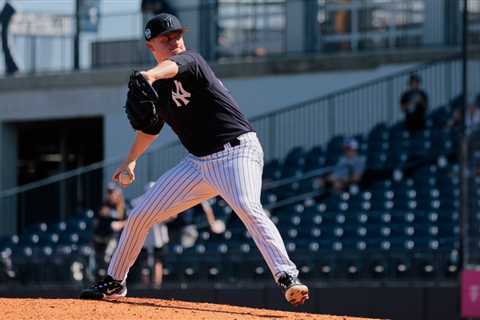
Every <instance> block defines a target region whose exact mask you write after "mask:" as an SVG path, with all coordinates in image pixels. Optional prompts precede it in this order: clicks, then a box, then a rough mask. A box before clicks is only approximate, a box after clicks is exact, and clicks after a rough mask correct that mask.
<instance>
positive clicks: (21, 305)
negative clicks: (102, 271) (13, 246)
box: [0, 298, 366, 320]
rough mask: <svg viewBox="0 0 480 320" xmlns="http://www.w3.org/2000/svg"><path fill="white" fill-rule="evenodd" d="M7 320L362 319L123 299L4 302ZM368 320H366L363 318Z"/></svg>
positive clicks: (155, 300) (0, 301) (2, 311)
mask: <svg viewBox="0 0 480 320" xmlns="http://www.w3.org/2000/svg"><path fill="white" fill-rule="evenodd" d="M0 310H1V314H2V316H1V318H2V319H3V320H13V319H15V320H20V319H31V320H43V319H69V320H75V319H82V320H84V319H95V320H98V319H103V320H110V319H112V320H120V319H135V320H145V319H152V320H163V319H165V320H175V319H181V320H190V319H192V320H202V319H205V320H215V319H218V320H220V319H221V320H234V319H235V320H244V319H256V320H259V319H269V320H270V319H291V320H293V319H295V320H301V319H306V320H350V319H352V320H354V319H357V320H359V319H360V318H351V317H334V316H326V315H317V314H312V313H300V312H285V311H276V310H267V309H254V308H244V307H235V306H229V305H218V304H210V303H193V302H183V301H174V300H160V299H145V298H121V299H117V300H103V301H92V300H76V299H8V298H1V299H0ZM362 319H366V318H362Z"/></svg>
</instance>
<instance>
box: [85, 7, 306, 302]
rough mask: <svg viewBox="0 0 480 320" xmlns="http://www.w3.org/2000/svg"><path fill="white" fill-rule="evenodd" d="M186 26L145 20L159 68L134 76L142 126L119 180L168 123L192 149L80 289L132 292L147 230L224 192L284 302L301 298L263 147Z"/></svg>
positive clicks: (131, 102)
mask: <svg viewBox="0 0 480 320" xmlns="http://www.w3.org/2000/svg"><path fill="white" fill-rule="evenodd" d="M184 32H185V29H184V28H183V27H182V25H181V23H180V21H179V20H178V19H177V18H176V17H175V16H173V15H170V14H165V13H162V14H159V15H157V16H155V17H153V18H152V19H151V20H150V21H148V22H147V24H146V27H145V39H146V42H147V46H148V48H149V49H150V51H151V53H152V55H153V56H154V57H155V59H156V61H157V63H158V64H157V66H156V67H154V68H152V69H150V70H147V71H144V72H134V73H133V74H132V76H131V77H130V81H129V85H128V87H129V91H128V94H127V101H126V106H125V111H126V113H127V116H128V119H129V121H130V124H131V125H132V127H133V128H134V129H135V130H136V131H135V132H136V133H135V140H134V142H133V145H132V146H131V149H130V151H129V153H128V156H127V158H126V160H125V161H124V162H123V164H122V165H121V166H120V167H119V168H118V169H117V170H116V172H115V173H114V174H113V177H112V179H113V181H115V182H117V183H119V184H120V185H122V186H123V187H126V186H127V185H128V184H129V183H131V182H132V181H133V180H134V179H135V173H134V170H135V165H136V160H137V159H138V158H139V157H140V156H141V155H142V154H143V153H144V152H145V150H146V149H147V148H148V147H149V146H150V144H151V143H152V142H153V141H154V140H155V138H156V137H157V136H158V134H159V132H160V130H161V128H162V126H163V125H164V124H165V123H167V124H168V125H169V126H170V127H172V129H173V131H174V132H175V133H176V134H177V135H178V137H179V139H180V141H181V142H182V144H183V145H184V146H185V148H186V149H187V150H188V152H189V153H188V155H187V156H186V158H185V159H184V160H183V161H181V162H180V163H178V164H177V165H176V166H175V167H174V168H172V169H170V170H169V171H167V172H166V173H165V174H163V175H162V176H161V177H160V178H159V179H158V180H157V181H156V183H155V185H154V186H153V187H152V188H151V189H149V190H148V191H147V193H146V194H145V196H144V197H143V198H142V201H141V203H140V204H138V205H137V206H136V207H135V208H134V209H133V210H132V213H131V214H130V215H129V217H128V220H127V222H126V224H125V227H124V229H123V232H122V235H121V237H120V242H119V245H118V247H117V249H116V251H115V253H114V255H113V258H112V260H111V262H110V265H109V268H108V276H107V277H105V278H104V279H103V280H101V281H99V282H97V283H95V284H94V285H92V286H91V287H90V288H87V289H85V290H84V291H82V293H81V295H80V297H81V298H83V299H102V298H105V297H118V296H125V295H126V294H127V288H126V278H127V274H128V270H129V269H130V267H131V266H132V265H133V263H134V262H135V260H136V258H137V256H138V254H139V252H140V250H141V248H142V246H143V243H144V241H145V237H146V236H147V234H148V231H149V229H150V228H151V227H152V226H153V225H154V224H157V223H161V222H164V221H166V220H168V219H169V218H171V217H172V216H175V215H177V214H178V213H179V212H182V211H184V210H186V209H188V208H190V207H192V206H194V205H196V204H199V203H201V202H202V201H205V200H207V199H209V198H211V197H215V196H217V195H220V196H221V197H222V198H223V199H224V200H225V201H227V203H228V204H229V205H230V206H231V207H232V209H233V210H234V211H235V213H236V214H237V215H238V216H239V217H240V219H241V220H242V222H243V223H244V224H245V226H246V228H247V229H248V231H249V233H250V234H251V235H252V237H253V239H254V241H255V243H256V245H257V247H258V249H259V250H260V252H261V254H262V256H263V258H264V259H265V261H266V263H267V265H268V267H269V269H270V271H271V273H272V275H273V277H274V280H275V281H276V283H277V284H278V285H279V286H280V288H281V289H283V291H284V294H285V298H286V300H287V301H288V302H289V303H291V304H293V305H299V304H303V303H304V302H305V300H307V299H308V287H307V286H305V285H304V284H302V283H301V282H300V281H299V280H298V269H297V267H296V266H295V264H294V263H293V262H292V261H291V260H290V258H289V257H288V254H287V251H286V249H285V245H284V243H283V240H282V238H281V236H280V233H279V232H278V230H277V228H276V227H275V225H274V224H273V223H272V221H271V220H270V219H269V218H268V217H267V215H266V213H265V212H264V210H263V208H262V205H261V203H260V192H261V183H262V170H263V151H262V147H261V145H260V142H259V140H258V139H257V136H256V134H255V131H254V129H253V127H252V126H251V124H250V123H249V122H248V121H247V119H246V118H245V116H244V115H243V114H242V113H241V112H240V111H239V107H238V105H237V103H236V101H235V100H234V98H233V97H232V96H231V94H230V92H229V91H228V90H227V89H226V88H225V87H224V86H223V84H222V82H221V81H220V80H219V79H218V78H217V77H216V76H215V74H214V73H213V71H212V69H211V68H210V67H209V66H208V64H207V63H206V62H205V60H204V59H203V58H202V57H201V56H200V55H199V54H198V53H196V52H193V51H190V50H187V49H186V48H185V44H184V41H183V34H184Z"/></svg>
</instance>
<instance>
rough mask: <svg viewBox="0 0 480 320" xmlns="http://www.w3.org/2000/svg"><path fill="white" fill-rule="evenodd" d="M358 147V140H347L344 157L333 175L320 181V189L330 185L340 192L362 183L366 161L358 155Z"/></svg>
mask: <svg viewBox="0 0 480 320" xmlns="http://www.w3.org/2000/svg"><path fill="white" fill-rule="evenodd" d="M358 147H359V146H358V142H357V140H355V139H353V138H349V139H345V142H344V143H343V156H341V157H340V159H339V160H338V162H337V164H336V165H335V167H334V168H333V170H332V173H331V174H330V175H328V176H327V178H326V179H320V180H318V183H319V184H320V187H325V185H326V184H330V185H332V187H333V188H334V190H335V191H337V192H340V191H342V190H344V189H345V188H346V187H348V186H350V185H352V184H357V183H359V182H360V180H361V179H362V176H363V173H364V172H365V164H366V159H365V157H364V156H361V155H359V154H358Z"/></svg>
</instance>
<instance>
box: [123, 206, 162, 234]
mask: <svg viewBox="0 0 480 320" xmlns="http://www.w3.org/2000/svg"><path fill="white" fill-rule="evenodd" d="M153 214H154V213H153V212H152V211H147V210H143V211H142V210H133V212H132V213H131V214H130V215H129V216H128V218H127V222H126V224H125V227H124V229H126V230H130V229H132V228H135V230H140V228H141V229H145V230H147V231H148V230H149V229H150V227H152V226H153V225H154V224H155V223H154V221H155V218H154V216H153Z"/></svg>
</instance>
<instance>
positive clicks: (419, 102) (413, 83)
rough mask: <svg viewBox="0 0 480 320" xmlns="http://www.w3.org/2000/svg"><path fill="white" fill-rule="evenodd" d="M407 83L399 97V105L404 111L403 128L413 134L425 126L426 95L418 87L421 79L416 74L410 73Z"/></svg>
mask: <svg viewBox="0 0 480 320" xmlns="http://www.w3.org/2000/svg"><path fill="white" fill-rule="evenodd" d="M408 85H409V88H408V90H407V91H405V92H404V93H403V94H402V97H401V98H400V107H401V109H402V111H403V112H404V113H405V128H406V129H407V130H408V131H409V132H410V133H411V134H414V133H416V132H417V131H419V130H422V129H424V128H425V116H426V113H427V109H428V96H427V93H426V92H425V91H424V90H423V89H422V88H421V87H420V86H421V79H420V77H419V76H418V75H416V74H412V75H410V78H409V80H408Z"/></svg>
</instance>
